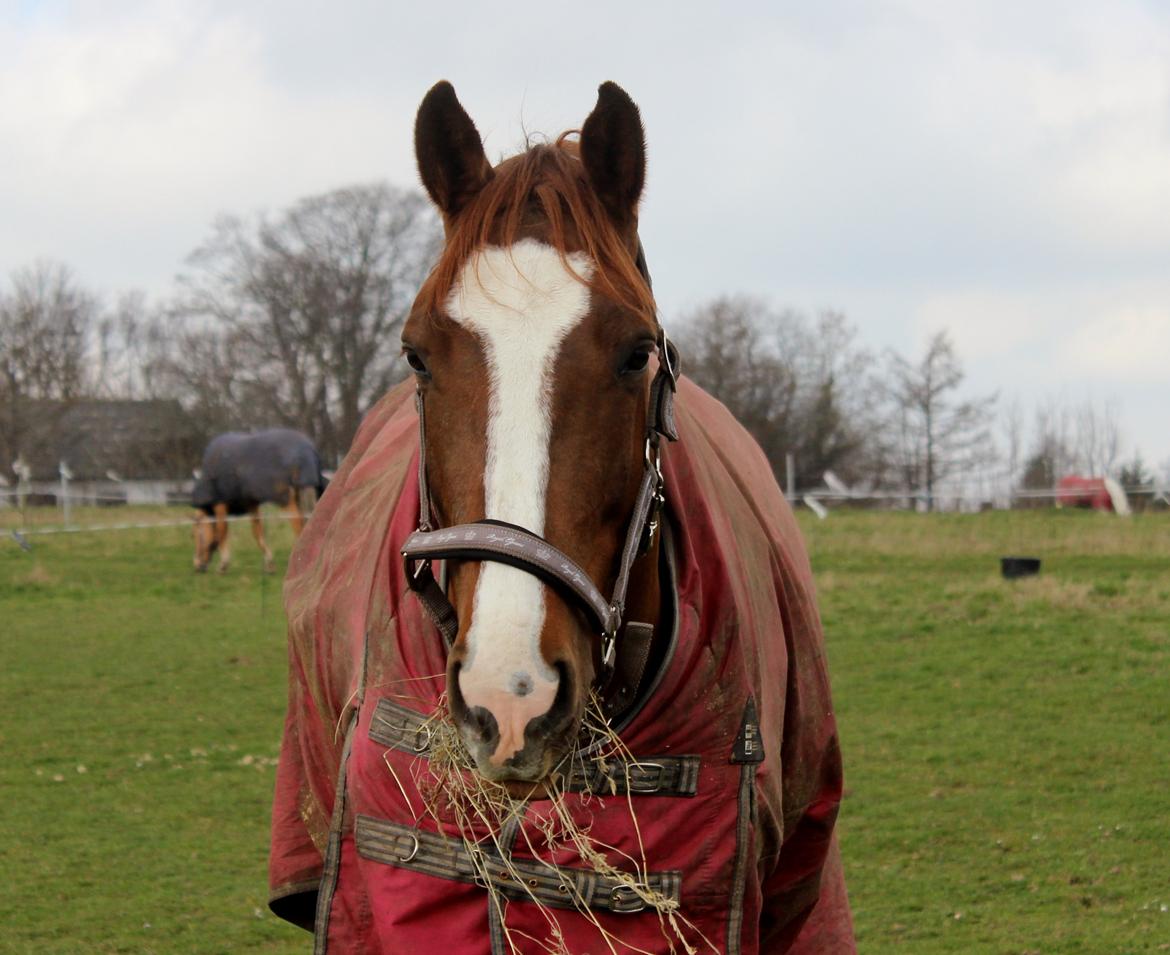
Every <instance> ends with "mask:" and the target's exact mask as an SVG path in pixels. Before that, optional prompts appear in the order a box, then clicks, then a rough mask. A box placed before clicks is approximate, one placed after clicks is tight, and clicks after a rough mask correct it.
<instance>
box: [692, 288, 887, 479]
mask: <svg viewBox="0 0 1170 955" xmlns="http://www.w3.org/2000/svg"><path fill="white" fill-rule="evenodd" d="M854 338H855V333H854V330H853V328H852V327H851V326H850V325H849V323H848V322H847V321H846V319H845V317H844V316H843V315H841V314H840V313H838V312H830V311H827V312H823V313H821V314H820V315H819V316H817V317H816V318H815V319H813V320H810V319H808V318H807V317H805V316H804V315H802V314H801V313H799V312H795V311H791V310H789V311H783V312H776V311H773V310H772V309H770V308H769V307H768V305H767V304H766V303H764V302H761V301H760V300H758V299H753V298H748V297H744V296H736V297H723V298H718V299H715V300H714V301H711V302H708V303H706V304H705V305H702V306H700V307H699V308H696V309H694V310H693V311H692V312H690V313H689V314H688V315H686V316H684V319H683V322H682V327H681V333H680V335H679V341H680V345H681V347H682V349H683V356H684V359H683V360H684V367H685V368H686V372H687V374H688V375H689V376H690V377H691V378H693V379H694V380H695V381H696V382H697V383H698V384H700V385H701V386H703V387H704V388H705V389H707V390H708V391H709V392H711V394H713V395H714V396H715V397H717V398H718V399H719V400H720V401H722V402H723V403H724V404H725V405H727V408H728V410H729V411H731V413H732V414H734V415H735V416H736V418H738V419H739V421H740V423H741V424H743V425H744V427H745V428H747V429H748V431H750V432H751V433H752V436H753V437H755V439H756V441H757V442H759V444H760V447H761V448H762V449H763V451H764V453H765V455H767V457H768V460H769V462H770V463H771V465H772V469H773V471H774V472H775V473H776V474H777V476H778V477H781V478H783V475H784V469H785V458H786V455H788V454H791V455H793V458H794V459H795V461H796V475H795V477H796V482H797V484H798V485H799V486H801V487H810V486H813V485H817V484H820V482H821V479H822V477H823V475H824V472H825V471H826V470H830V469H832V470H836V471H839V472H841V473H842V476H844V477H845V478H846V479H847V480H851V479H855V478H858V477H859V476H861V474H862V473H863V472H864V471H865V470H866V468H867V466H868V464H867V453H868V452H869V451H870V450H871V448H872V446H873V444H872V442H870V441H869V438H870V437H871V436H873V435H876V429H873V428H870V427H869V426H868V421H869V418H870V411H869V409H871V408H872V407H873V402H872V401H867V400H866V397H865V396H866V391H867V389H868V388H869V387H870V382H871V381H872V378H871V367H872V359H871V357H870V356H869V355H868V353H866V352H865V351H864V350H863V349H861V348H859V347H858V346H857V345H856V344H855V340H854Z"/></svg>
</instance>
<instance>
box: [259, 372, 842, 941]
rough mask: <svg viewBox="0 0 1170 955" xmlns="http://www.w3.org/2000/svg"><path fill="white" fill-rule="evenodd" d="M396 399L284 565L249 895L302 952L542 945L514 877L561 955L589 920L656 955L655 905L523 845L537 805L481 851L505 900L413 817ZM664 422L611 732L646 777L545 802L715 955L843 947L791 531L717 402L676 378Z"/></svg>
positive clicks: (540, 803) (816, 674)
mask: <svg viewBox="0 0 1170 955" xmlns="http://www.w3.org/2000/svg"><path fill="white" fill-rule="evenodd" d="M414 387H415V386H414V384H413V383H411V382H407V383H404V384H403V385H402V386H401V387H399V388H397V389H396V390H395V391H393V392H392V393H391V394H389V395H388V396H387V397H386V398H385V399H383V401H382V402H380V403H379V404H378V405H377V406H376V407H375V408H374V409H373V410H371V412H370V413H369V415H367V417H366V420H365V422H364V423H363V425H362V428H361V430H360V431H359V433H358V436H357V438H356V440H355V442H354V446H353V448H352V449H351V450H350V453H349V455H348V456H347V457H346V460H345V462H344V464H343V465H342V467H341V469H340V470H339V471H338V473H337V476H336V477H335V479H334V480H333V482H332V484H331V486H330V488H329V491H328V492H327V493H326V494H325V496H324V497H323V498H322V501H321V503H320V505H319V507H318V509H317V512H316V514H315V515H314V517H313V519H312V521H311V522H310V523H309V525H308V527H307V528H306V530H305V533H304V534H303V535H302V536H301V538H300V541H299V543H298V544H297V547H296V550H295V551H294V553H293V557H292V560H291V563H290V567H289V573H288V577H287V579H286V581H285V587H284V595H285V607H286V610H287V612H288V620H289V653H290V667H289V708H288V717H287V722H286V724H285V733H284V743H283V746H282V749H281V754H280V763H279V767H278V770H277V779H276V798H275V803H274V807H273V819H272V845H271V856H270V878H271V896H270V899H271V902H270V904H271V905H272V907H273V910H274V911H275V912H277V913H278V914H279V915H281V916H282V917H284V918H287V919H289V920H290V921H294V922H297V923H298V924H301V925H303V926H304V927H306V928H314V927H315V929H316V933H317V936H318V943H317V944H318V948H317V949H316V950H317V951H320V952H325V951H328V952H330V953H333V952H336V953H342V952H368V953H377V952H435V951H445V952H452V953H454V952H458V953H461V955H493V953H500V952H506V951H508V950H509V945H508V944H507V941H506V938H505V933H511V937H512V938H515V939H517V940H520V941H523V942H526V944H524V945H523V948H524V950H526V951H543V950H544V948H545V946H544V945H543V944H540V943H537V942H532V943H527V940H528V939H537V940H539V939H543V938H545V937H546V936H547V935H548V934H549V932H550V925H549V924H548V922H547V921H546V920H545V917H544V915H543V914H542V911H541V909H540V908H539V907H538V906H537V905H535V904H534V903H533V902H531V901H529V900H528V899H527V898H526V896H525V893H527V892H528V891H529V889H528V888H527V886H529V885H530V886H531V887H532V888H531V891H532V892H533V893H536V892H544V893H545V894H546V895H550V896H551V897H552V901H550V902H549V903H548V904H549V906H550V910H553V911H555V914H556V916H557V919H558V921H559V926H560V930H561V931H562V932H563V941H564V945H565V948H566V950H567V951H571V952H605V951H609V947H608V945H607V943H606V942H605V941H604V940H603V939H602V937H601V934H600V932H599V930H598V927H599V926H600V927H603V928H604V929H606V930H607V931H609V932H612V933H613V934H614V935H615V936H616V937H617V938H618V939H620V940H621V941H622V942H624V943H626V944H628V945H630V946H636V948H635V950H639V951H646V952H655V953H657V952H665V951H667V949H668V943H667V941H666V939H665V938H664V937H663V923H662V921H661V919H660V917H659V915H658V914H657V913H655V912H653V911H649V910H647V911H640V903H639V902H638V900H637V899H636V898H635V897H632V896H631V895H630V893H629V892H628V891H627V892H623V891H622V890H621V889H622V887H621V886H616V887H615V886H606V885H605V880H603V879H600V878H598V877H597V876H596V873H594V872H593V871H592V870H591V869H590V868H589V867H588V865H586V864H585V862H584V860H583V859H582V858H581V857H580V856H578V855H577V854H576V853H575V851H572V850H571V849H570V848H569V847H567V846H565V845H563V844H555V843H546V840H545V836H544V833H545V832H547V831H548V827H547V825H546V823H547V816H548V814H549V811H550V810H549V805H550V804H549V802H548V800H541V799H535V800H533V801H532V802H530V803H529V805H528V808H527V809H526V811H525V812H524V814H523V815H522V817H520V818H518V819H516V820H514V824H513V822H511V821H510V822H509V824H508V825H507V826H505V827H504V831H502V832H500V833H497V834H495V839H496V840H498V841H494V842H492V843H491V844H492V845H494V846H495V847H496V848H495V849H493V850H492V851H498V852H499V853H505V852H506V853H507V854H508V855H509V857H510V860H511V862H512V863H513V864H515V865H516V866H518V867H519V869H517V870H516V871H519V872H521V873H522V874H523V875H524V879H525V882H526V885H524V886H517V885H516V883H515V878H516V877H515V876H513V875H512V874H511V873H510V872H509V871H508V870H507V869H506V868H504V867H503V866H501V867H500V869H499V870H493V871H490V872H488V873H487V875H486V877H487V878H490V879H492V880H493V882H496V881H497V880H499V881H498V884H497V887H498V888H499V890H500V892H502V893H504V895H505V897H506V898H510V899H512V901H511V902H510V903H509V904H508V905H507V906H506V907H503V908H497V907H495V906H494V905H493V903H492V901H491V898H490V897H489V895H488V892H487V891H486V890H485V889H484V887H483V886H482V885H481V884H478V881H477V880H481V879H482V878H484V877H485V876H483V875H482V874H480V873H477V872H476V871H474V870H472V869H471V868H470V867H469V866H468V865H467V860H466V858H465V857H464V855H465V853H464V854H461V852H460V848H459V847H460V846H462V845H463V841H462V838H461V836H460V832H459V830H458V828H457V827H453V826H450V825H448V823H447V821H446V820H445V819H444V820H443V822H442V824H440V823H439V822H437V821H436V820H435V819H433V818H431V817H430V816H428V815H427V814H426V813H425V812H424V811H423V810H422V809H421V808H420V807H421V806H422V805H423V792H422V790H421V789H420V785H422V784H425V783H426V781H427V777H426V775H425V770H426V759H427V748H428V746H429V738H430V737H429V732H428V731H427V730H426V729H425V728H421V727H422V724H421V723H420V721H424V720H425V719H426V717H427V715H428V714H430V713H431V712H433V711H434V709H435V707H436V706H437V705H439V702H440V695H441V694H442V692H443V685H444V680H445V676H444V671H445V666H446V650H445V648H444V645H443V641H442V638H441V637H440V636H439V633H438V631H437V630H436V629H435V627H434V626H433V624H432V623H431V621H430V619H429V618H428V617H427V616H426V614H425V613H424V611H423V610H422V607H421V605H420V603H419V601H418V600H417V599H416V597H415V595H414V594H413V593H411V592H410V591H409V590H408V588H407V586H406V582H405V579H404V576H403V568H402V561H401V558H400V556H399V551H400V547H401V545H402V542H403V541H404V540H405V539H406V537H407V536H408V535H409V534H410V533H411V532H412V531H413V530H414V529H415V527H416V524H417V521H418V483H417V478H416V474H417V470H416V469H417V460H418V450H417V449H418V419H417V417H416V413H415V405H414V400H413V399H414ZM676 410H677V414H678V429H679V432H680V435H681V440H679V441H678V442H677V443H676V444H672V445H670V446H669V447H666V448H664V449H663V470H664V472H665V476H666V487H667V494H668V506H669V527H670V532H671V535H672V540H673V554H674V557H675V562H674V563H673V565H671V566H672V567H673V573H672V575H671V576H672V578H673V580H672V586H671V587H670V593H671V594H672V596H673V597H674V598H675V600H676V601H677V603H675V604H674V608H675V609H674V612H673V618H674V622H675V627H676V628H677V629H676V630H675V631H674V633H675V637H674V644H673V649H672V651H671V653H670V656H669V659H668V660H667V662H666V663H665V664H664V665H663V667H662V670H661V671H660V674H659V676H658V677H657V678H656V679H657V680H658V681H659V682H658V683H657V684H656V685H655V688H654V689H653V692H652V693H650V695H649V697H648V699H647V700H646V701H645V703H644V705H643V706H642V708H641V710H640V711H638V712H637V714H636V715H634V716H633V717H632V718H631V720H630V722H629V724H628V725H626V726H625V727H623V728H622V730H621V735H622V739H623V741H624V742H625V744H626V745H627V746H628V747H629V750H630V751H631V752H632V753H633V754H634V756H635V757H636V758H637V759H638V760H639V763H638V765H639V766H640V767H641V769H642V771H645V772H649V773H651V775H652V776H653V777H654V778H653V779H650V780H648V783H649V784H648V785H645V786H643V787H641V788H640V789H638V790H637V791H636V792H635V791H634V790H633V789H631V793H632V795H630V796H629V797H621V796H617V797H606V798H599V797H598V796H590V797H588V798H586V796H585V795H584V794H582V793H578V792H576V791H573V792H569V793H568V794H566V796H565V797H564V800H565V806H566V810H567V811H568V812H569V813H571V814H572V816H573V818H574V819H575V820H577V822H578V823H579V825H581V826H582V827H584V826H588V828H589V831H590V836H591V838H592V839H594V840H595V843H596V844H597V845H601V846H606V847H610V848H609V849H607V850H606V851H607V852H608V857H609V859H610V861H611V863H612V864H613V865H615V866H617V867H619V868H623V869H627V868H628V867H629V866H630V865H631V860H634V859H638V858H640V857H642V855H643V850H644V854H645V859H646V868H647V869H648V870H649V874H648V875H647V878H648V879H650V878H658V879H661V880H663V881H662V884H664V885H669V886H671V887H673V888H672V891H673V892H674V893H675V897H676V898H678V899H679V901H680V906H681V907H680V914H681V915H682V916H684V917H685V918H687V919H688V920H689V921H690V923H691V924H692V925H693V926H694V927H695V929H696V930H697V931H698V932H701V933H702V934H703V935H704V936H706V939H708V940H709V941H710V943H711V946H712V947H713V948H714V949H715V950H716V951H719V952H734V953H741V955H757V953H769V955H772V953H781V952H783V953H788V955H850V953H855V952H856V947H855V945H854V941H853V928H852V922H851V918H850V914H849V904H848V901H847V898H846V895H845V882H844V878H843V875H842V868H841V859H840V855H839V853H838V849H837V839H836V835H835V833H834V822H835V820H836V816H837V808H838V805H839V803H840V800H841V792H842V788H841V787H842V777H841V759H840V751H839V749H838V745H837V729H836V723H835V720H834V717H833V709H832V702H831V700H830V695H829V682H828V674H827V671H826V661H825V650H824V641H823V638H822V634H821V624H820V619H819V617H818V614H817V608H816V600H815V592H814V588H813V582H812V573H811V570H810V568H809V563H808V558H807V556H806V553H805V548H804V544H803V542H802V540H801V537H800V531H799V529H798V528H797V526H796V522H795V520H794V519H793V516H792V512H791V510H790V509H789V507H788V505H787V504H786V503H785V502H784V500H783V498H782V496H781V494H780V491H779V489H778V488H777V487H776V482H775V480H774V478H773V476H772V472H771V469H770V467H769V466H768V462H767V461H766V459H765V458H764V456H763V454H762V453H761V451H760V450H759V448H758V447H757V446H756V445H755V443H754V442H753V441H752V439H751V438H750V437H749V436H748V434H747V432H746V431H744V430H743V428H741V427H740V426H739V425H738V424H737V423H736V422H735V421H734V419H733V418H732V417H731V415H730V414H729V413H728V412H727V410H726V409H725V408H724V407H723V406H722V405H720V404H719V403H718V402H717V401H715V400H714V399H713V398H711V397H709V396H708V395H706V394H704V393H703V392H702V391H700V390H699V389H698V388H697V387H696V386H695V385H693V384H692V383H690V382H689V381H687V380H685V379H683V380H680V382H679V391H678V403H677V406H676ZM668 765H669V766H673V767H674V768H675V771H674V772H673V774H672V775H671V776H670V778H667V776H668V773H667V767H668ZM684 770H685V772H684ZM684 776H685V779H686V780H687V782H686V784H685V785H684V784H683V783H682V780H683V778H684ZM631 802H633V803H636V805H637V809H638V814H639V817H640V819H641V823H640V831H635V830H634V829H633V827H632V823H631V820H630V813H629V809H628V806H629V804H630V803H631ZM474 835H476V836H477V837H478V836H480V835H481V834H480V833H478V832H477V833H474ZM482 835H483V836H484V841H485V843H486V842H487V837H486V834H482ZM550 864H555V865H556V866H557V867H558V868H557V869H555V870H553V869H551V868H550ZM550 873H560V874H558V875H556V877H553V876H552V875H550ZM565 873H568V875H565ZM569 876H571V878H570V877H569ZM569 883H571V884H569ZM557 893H561V898H560V899H559V901H558V897H557ZM578 907H581V908H584V907H588V909H589V910H590V912H591V913H592V915H591V917H587V916H586V915H584V914H582V913H581V912H579V911H578ZM685 934H686V935H687V937H688V939H689V940H690V941H691V942H692V943H693V944H695V945H696V947H697V949H698V950H699V951H710V950H711V948H710V947H708V945H707V944H706V942H704V941H703V940H702V939H700V938H699V937H698V935H697V932H696V931H695V930H691V929H686V930H685ZM617 947H618V948H619V949H621V950H623V951H625V950H627V949H625V948H622V946H620V945H619V946H617ZM671 950H677V951H681V950H682V946H677V947H676V948H675V949H671Z"/></svg>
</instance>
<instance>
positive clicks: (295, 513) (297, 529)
mask: <svg viewBox="0 0 1170 955" xmlns="http://www.w3.org/2000/svg"><path fill="white" fill-rule="evenodd" d="M284 509H285V510H286V511H288V519H289V524H291V525H292V532H293V537H300V536H301V530H302V529H303V528H304V526H305V513H304V511H303V510H302V509H301V491H300V489H298V488H295V487H294V488H289V492H288V503H287V504H285V506H284Z"/></svg>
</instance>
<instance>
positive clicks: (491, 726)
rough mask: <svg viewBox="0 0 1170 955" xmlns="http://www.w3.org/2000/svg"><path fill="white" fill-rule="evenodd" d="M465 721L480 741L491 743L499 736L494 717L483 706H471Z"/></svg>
mask: <svg viewBox="0 0 1170 955" xmlns="http://www.w3.org/2000/svg"><path fill="white" fill-rule="evenodd" d="M467 721H468V723H469V724H470V725H471V728H472V729H473V730H474V731H475V735H476V736H477V737H478V738H479V741H480V742H481V743H493V742H495V740H497V739H499V738H500V729H499V725H498V724H497V723H496V718H495V717H494V716H492V714H491V711H490V710H488V709H486V708H485V707H482V706H476V707H473V708H472V709H471V711H470V712H469V713H468V714H467Z"/></svg>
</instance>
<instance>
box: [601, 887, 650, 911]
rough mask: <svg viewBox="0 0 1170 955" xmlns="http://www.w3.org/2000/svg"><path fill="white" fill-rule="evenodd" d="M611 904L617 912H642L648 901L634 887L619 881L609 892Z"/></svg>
mask: <svg viewBox="0 0 1170 955" xmlns="http://www.w3.org/2000/svg"><path fill="white" fill-rule="evenodd" d="M609 905H610V908H611V909H613V911H615V912H641V911H642V910H643V909H644V908H646V902H645V901H644V900H643V899H642V897H641V896H640V895H638V893H637V892H635V891H634V889H633V887H631V886H628V885H624V884H621V883H619V884H618V885H615V886H614V887H613V891H612V892H610V893H609Z"/></svg>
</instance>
